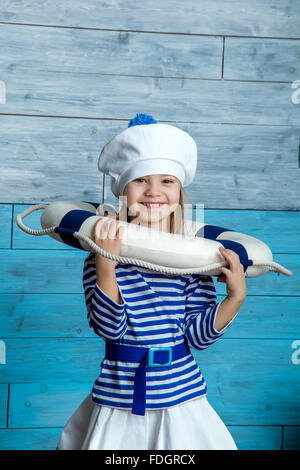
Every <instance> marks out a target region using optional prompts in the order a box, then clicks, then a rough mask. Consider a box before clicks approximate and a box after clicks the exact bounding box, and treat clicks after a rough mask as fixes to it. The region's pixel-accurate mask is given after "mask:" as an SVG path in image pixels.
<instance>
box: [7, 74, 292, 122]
mask: <svg viewBox="0 0 300 470" xmlns="http://www.w3.org/2000/svg"><path fill="white" fill-rule="evenodd" d="M32 73H33V72H32V70H31V69H26V70H18V69H16V70H14V69H12V70H3V72H2V74H1V79H2V80H3V81H4V82H5V84H7V85H6V86H7V91H6V103H5V104H2V105H1V112H2V113H5V114H28V115H51V116H57V117H58V116H60V117H63V116H67V117H85V118H87V117H88V118H97V119H99V118H110V119H111V118H113V119H128V118H129V119H130V116H131V115H133V117H134V116H135V114H136V113H137V112H147V113H148V114H151V115H154V116H156V119H157V120H159V121H167V120H169V121H171V122H174V123H175V122H178V121H183V122H192V121H193V122H198V123H200V122H204V123H211V124H212V123H224V124H252V125H253V124H255V125H279V126H280V125H285V126H294V127H297V126H299V107H298V106H297V105H296V104H294V103H293V102H292V101H291V95H292V92H293V91H294V90H292V89H291V85H290V84H289V83H272V82H243V81H227V80H206V79H203V80H202V79H199V80H197V79H185V78H180V79H179V78H159V77H138V76H122V75H118V76H116V75H109V77H108V75H99V74H84V75H82V74H81V73H72V72H52V73H49V72H47V71H46V70H45V71H44V70H36V69H35V70H34V80H32ZM141 103H142V110H141Z"/></svg>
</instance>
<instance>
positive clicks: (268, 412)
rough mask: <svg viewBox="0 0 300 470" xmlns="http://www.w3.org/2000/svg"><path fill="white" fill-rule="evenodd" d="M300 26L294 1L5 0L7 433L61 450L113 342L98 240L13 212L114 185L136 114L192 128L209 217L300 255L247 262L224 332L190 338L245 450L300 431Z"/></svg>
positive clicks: (280, 251) (1, 248) (8, 437)
mask: <svg viewBox="0 0 300 470" xmlns="http://www.w3.org/2000/svg"><path fill="white" fill-rule="evenodd" d="M299 25H300V4H299V2H296V1H290V0H280V2H272V1H265V2H261V1H259V0H253V1H252V2H248V1H246V0H241V1H240V2H237V1H236V0H227V1H226V2H224V0H214V1H213V2H212V1H211V0H201V1H199V2H194V1H192V0H187V1H185V2H182V1H179V0H165V1H164V2H163V3H161V4H160V5H159V7H157V5H155V4H154V3H153V2H149V1H148V0H145V1H144V2H143V4H137V3H136V2H133V1H131V0H128V1H127V2H126V3H122V2H118V1H115V0H112V1H110V2H109V3H107V2H99V1H96V0H88V1H87V2H84V3H82V2H79V1H78V0H72V2H70V1H69V0H66V1H65V2H57V1H55V0H54V1H51V2H50V1H49V0H45V1H44V2H43V8H40V3H39V2H37V1H36V0H26V1H23V2H11V1H9V0H3V1H2V2H1V5H0V44H1V45H2V46H3V47H2V48H1V56H0V70H1V76H0V80H1V83H2V84H4V85H5V89H6V95H5V100H3V97H1V100H0V101H1V102H0V141H1V150H0V163H1V172H0V217H2V224H1V231H0V256H1V265H0V340H1V341H5V345H6V356H7V357H6V364H0V448H1V449H8V450H15V449H28V450H29V449H55V448H56V445H57V443H58V439H59V436H60V433H61V430H62V426H64V424H65V423H66V421H67V419H68V418H69V417H70V415H71V413H72V412H73V411H74V410H75V409H76V407H77V406H78V405H79V403H80V402H81V400H82V399H83V398H85V396H86V394H87V393H89V392H90V390H91V388H92V383H93V381H94V380H95V379H96V377H97V375H98V374H99V371H100V363H101V360H102V359H103V356H104V341H103V340H101V339H100V338H99V337H98V336H96V335H95V334H94V333H92V332H91V330H90V328H89V326H88V323H87V318H86V315H87V312H86V307H85V303H84V292H83V286H82V268H83V261H84V258H85V257H86V256H87V254H88V253H87V252H85V251H79V250H76V249H73V248H71V247H68V246H67V245H64V244H60V243H58V242H56V241H54V240H53V239H51V238H50V237H49V236H45V237H33V236H30V235H27V234H25V233H24V232H22V231H21V230H20V229H19V228H18V227H17V225H16V221H15V217H16V214H17V213H19V212H21V211H23V210H24V209H25V208H27V207H29V205H32V204H38V203H43V202H44V203H50V202H52V201H56V200H64V199H65V200H78V201H92V202H101V200H102V175H101V174H100V173H99V172H98V170H97V160H98V156H99V153H100V150H101V149H102V147H103V146H104V145H105V143H107V142H108V141H109V140H110V139H112V138H113V137H114V136H115V135H117V134H118V133H120V132H122V131H123V130H125V129H126V128H127V125H128V122H129V120H130V119H132V118H133V117H135V115H136V114H137V113H147V114H151V115H152V116H154V117H155V119H156V120H157V121H158V122H164V123H169V124H173V125H176V126H178V127H180V128H181V129H183V130H185V131H187V132H189V133H190V134H191V135H192V137H193V138H194V139H195V141H196V143H197V146H198V167H197V173H196V176H195V179H194V182H193V184H192V185H190V186H189V187H187V188H185V189H186V190H187V192H188V194H189V195H190V197H191V199H192V202H193V204H194V205H195V206H196V205H197V204H200V205H201V204H203V205H204V208H205V209H206V210H205V211H204V216H205V219H204V222H205V223H210V224H212V225H219V226H221V227H227V228H231V229H233V230H236V231H240V232H242V233H246V234H249V235H252V236H254V237H257V238H259V239H260V240H262V241H264V242H265V243H267V244H268V245H269V246H270V248H271V250H272V252H273V259H274V261H277V262H279V263H280V264H282V265H284V266H286V267H287V268H288V269H291V270H292V272H293V276H292V277H291V278H288V277H286V276H283V275H277V274H275V273H270V272H269V273H267V274H265V275H264V276H261V277H259V278H255V279H247V281H246V282H247V298H246V300H245V302H244V303H243V305H242V306H241V308H240V310H239V313H238V315H237V317H236V319H235V320H234V321H233V323H232V325H231V327H230V328H229V330H228V331H227V332H226V334H225V335H224V336H223V337H222V341H218V342H217V343H216V344H214V345H213V346H212V347H211V348H208V349H207V350H205V351H202V352H199V351H198V352H197V351H195V350H193V354H194V356H195V358H196V360H197V362H198V364H199V367H200V369H201V370H202V372H203V374H204V377H205V379H206V381H207V384H208V399H209V402H210V403H211V405H212V406H213V407H214V408H215V410H216V411H217V412H218V413H219V415H220V417H221V418H222V419H223V421H224V422H225V424H226V425H227V426H228V428H229V431H230V432H231V433H232V435H233V437H234V439H235V441H236V443H237V446H238V448H239V449H245V450H250V449H266V450H267V449H269V450H271V449H299V448H300V439H299V429H300V426H299V423H300V415H299V409H300V408H299V396H300V393H299V392H300V388H299V387H300V382H299V368H300V365H299V364H298V359H299V351H298V350H297V347H298V346H297V345H298V344H299V343H298V342H299V338H300V330H299V321H298V318H299V313H300V311H299V292H300V280H299V272H300V249H299V248H300V231H299V214H300V192H299V189H298V188H299V174H300V173H299V171H300V170H299V166H300V164H299V138H300V125H299V122H300V121H299V109H300V104H297V103H296V102H295V101H294V102H293V100H292V97H293V96H294V93H295V88H292V85H293V83H292V82H293V81H294V80H297V79H298V78H299V77H297V74H299V57H300V52H299V51H300V49H299V44H300V41H299V39H300V36H299V31H300V29H299ZM4 101H5V102H4ZM105 183H106V185H105V202H107V203H112V204H115V205H117V203H118V201H117V200H116V199H115V198H114V196H113V195H112V194H111V191H110V181H109V178H106V179H105ZM40 215H41V212H40V211H39V212H38V213H35V214H31V216H29V217H28V218H27V219H25V223H26V224H28V225H29V226H31V227H33V228H40V223H39V217H40ZM201 215H202V214H201V210H198V211H197V216H198V217H200V218H201ZM215 285H216V289H217V294H218V301H221V300H222V299H223V298H224V297H225V295H226V287H225V285H219V283H217V282H215ZM7 424H8V427H6V426H7Z"/></svg>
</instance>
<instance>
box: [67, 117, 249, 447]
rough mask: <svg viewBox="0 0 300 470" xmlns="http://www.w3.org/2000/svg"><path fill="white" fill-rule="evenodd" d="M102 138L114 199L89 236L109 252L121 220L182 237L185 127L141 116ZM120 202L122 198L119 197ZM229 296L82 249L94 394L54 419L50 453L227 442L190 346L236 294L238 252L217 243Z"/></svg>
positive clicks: (233, 310) (240, 286) (187, 174)
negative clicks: (99, 350)
mask: <svg viewBox="0 0 300 470" xmlns="http://www.w3.org/2000/svg"><path fill="white" fill-rule="evenodd" d="M128 127H129V129H127V130H126V131H124V132H122V133H121V134H119V135H118V136H117V137H115V138H114V139H113V140H112V141H110V142H109V143H108V144H107V145H106V146H105V147H104V148H103V150H102V152H101V154H100V157H99V169H101V171H104V172H105V173H107V174H109V175H110V176H111V188H112V191H113V193H114V194H115V195H116V196H117V197H119V198H120V199H123V205H122V207H121V210H120V212H119V213H118V214H117V217H115V218H110V217H109V218H107V219H106V220H101V219H100V220H99V222H97V224H96V225H95V228H94V239H95V242H96V243H97V244H98V245H99V246H100V247H101V248H103V249H104V250H106V251H108V252H110V253H113V254H115V255H119V254H120V252H121V246H122V236H123V227H121V226H119V225H118V221H119V220H121V219H122V220H125V221H127V222H128V223H136V224H139V225H142V226H147V227H149V228H151V230H156V231H157V232H171V233H182V234H186V233H187V232H186V230H187V225H186V223H185V222H186V221H185V219H184V201H186V200H187V197H188V196H187V193H186V192H185V191H184V189H183V185H187V184H190V182H191V181H192V180H193V177H194V175H195V171H196V164H197V152H196V144H195V142H194V140H193V139H192V138H191V136H190V135H189V134H187V133H186V132H184V131H182V130H180V129H178V128H176V127H173V126H168V125H165V124H157V123H156V121H155V120H154V119H153V118H152V116H148V115H144V114H140V115H137V117H136V118H135V119H133V120H131V121H130V123H129V126H128ZM124 201H126V202H125V203H124ZM220 253H221V255H223V256H224V258H225V259H226V260H227V261H228V265H229V269H228V268H224V267H222V268H220V271H221V274H220V276H219V278H218V281H220V282H225V283H226V286H227V294H228V295H227V297H226V298H225V299H224V300H223V301H222V302H221V303H218V304H217V303H216V291H215V287H214V283H213V280H212V278H211V277H209V276H203V275H199V274H192V275H176V276H167V275H165V274H162V273H159V272H156V271H155V272H152V271H150V270H149V269H146V268H142V267H138V266H135V265H131V264H118V263H116V262H115V261H112V260H110V259H108V258H105V257H103V256H101V255H99V254H94V253H90V254H89V255H88V257H87V258H86V259H85V262H84V273H83V286H84V291H85V300H86V306H87V312H88V315H87V317H88V322H89V325H90V327H91V329H92V330H93V331H94V332H95V334H97V335H99V336H100V337H101V338H102V339H104V341H105V357H104V359H103V361H102V364H101V371H100V375H99V377H98V378H97V379H96V381H95V383H94V387H93V389H92V392H91V393H90V394H89V395H88V396H87V397H86V399H85V400H84V401H83V402H82V404H81V405H80V406H79V408H78V409H77V410H76V411H75V413H74V414H73V415H72V416H71V418H70V419H69V421H68V422H67V424H66V426H65V427H64V429H63V431H62V434H61V437H60V440H59V443H58V449H90V450H91V449H98V450H100V449H101V450H103V449H109V450H114V449H118V450H122V449H123V450H125V449H126V450H133V449H134V450H136V449H143V450H180V449H184V450H191V449H194V450H196V449H203V450H208V449H216V450H221V449H237V447H236V444H235V442H234V440H233V438H232V436H231V434H230V433H229V431H228V429H227V427H226V426H225V424H224V423H223V421H222V420H221V418H220V417H219V416H218V414H217V413H216V412H215V410H214V409H213V408H212V406H211V405H210V404H209V402H208V400H207V398H206V390H207V389H206V382H205V380H204V377H203V375H202V373H201V371H200V369H199V367H198V365H197V363H196V361H195V359H194V357H193V355H192V354H191V351H190V348H195V349H197V350H203V349H205V348H207V347H208V346H210V345H212V344H213V343H214V342H215V341H216V340H217V339H219V338H220V337H221V336H222V335H223V334H224V333H225V331H226V330H227V328H228V327H229V325H230V324H231V323H232V321H233V319H234V317H235V316H236V314H237V312H238V309H239V307H240V306H241V305H242V303H243V301H244V299H245V297H246V284H245V277H244V271H243V267H242V265H241V264H240V260H239V257H238V255H237V254H236V253H234V252H233V251H232V250H225V249H224V248H220Z"/></svg>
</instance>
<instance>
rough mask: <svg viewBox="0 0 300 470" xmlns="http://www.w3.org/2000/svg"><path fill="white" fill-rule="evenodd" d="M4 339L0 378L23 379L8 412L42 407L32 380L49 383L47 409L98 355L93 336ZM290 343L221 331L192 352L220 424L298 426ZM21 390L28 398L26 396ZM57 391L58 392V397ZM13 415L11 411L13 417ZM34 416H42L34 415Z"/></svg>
mask: <svg viewBox="0 0 300 470" xmlns="http://www.w3.org/2000/svg"><path fill="white" fill-rule="evenodd" d="M232 328H233V325H232ZM6 343H7V352H8V353H7V365H6V366H5V365H3V366H1V369H2V374H1V379H0V380H1V382H2V383H11V384H12V385H13V384H18V383H24V387H23V388H22V389H20V392H19V394H18V396H17V398H16V395H15V394H14V395H11V397H12V396H14V397H15V398H14V400H13V401H12V400H11V399H10V406H11V410H12V411H13V410H14V408H15V407H18V406H23V405H21V404H20V403H19V401H20V400H21V403H23V404H24V403H25V402H26V401H28V400H29V401H30V403H31V404H32V406H33V408H31V407H28V411H26V410H25V409H24V410H23V412H22V413H25V412H26V413H27V412H28V413H29V415H31V413H32V410H33V412H34V406H35V405H34V403H33V402H34V401H36V400H37V399H38V402H39V403H40V400H42V403H43V406H45V407H48V405H49V404H50V403H48V399H47V396H46V395H45V396H44V395H43V396H44V397H45V398H43V397H41V394H40V392H39V388H38V387H35V386H34V385H32V384H34V383H39V384H46V385H47V384H48V383H49V384H50V385H51V387H50V385H49V390H53V405H51V406H52V407H53V406H54V402H55V400H56V398H55V397H56V393H57V392H55V390H57V387H58V389H59V390H63V389H65V390H67V386H66V385H64V384H65V383H72V382H81V383H83V382H85V383H86V382H89V383H91V384H92V383H93V381H94V380H96V378H97V376H98V373H99V370H100V364H101V361H102V359H103V357H104V345H103V342H101V343H100V341H99V340H97V339H96V340H94V339H90V338H86V339H77V338H72V339H71V338H68V339H61V338H48V339H47V341H46V342H45V340H44V339H38V338H37V339H27V340H22V339H7V340H6ZM291 344H292V341H291V340H290V339H272V338H270V339H268V337H267V335H266V338H265V339H243V340H237V339H230V338H226V339H225V335H224V337H223V339H222V341H218V342H216V343H215V344H214V345H213V346H211V347H210V348H207V349H206V350H204V351H201V352H200V351H197V350H194V349H193V350H192V354H193V356H194V357H195V360H196V361H197V363H198V365H199V367H200V370H201V371H202V373H203V375H204V377H205V379H206V381H207V387H208V395H207V396H208V399H209V401H210V403H211V405H212V406H213V407H214V408H215V410H216V411H217V412H218V413H219V414H220V416H221V418H222V419H223V421H224V422H225V423H226V424H230V425H298V423H299V419H300V414H299V413H300V410H299V406H298V400H299V392H300V383H299V370H298V369H299V365H296V364H294V363H293V362H292V359H291V356H292V353H293V349H292V347H291ZM52 384H53V385H52ZM12 385H11V388H12ZM33 389H34V390H36V392H35V394H36V395H35V398H34V397H33V395H32V393H33V392H32V390H33ZM16 390H17V388H16ZM28 390H29V391H28ZM47 390H48V389H47ZM90 390H91V389H90ZM15 393H17V391H16V392H15ZM27 393H29V396H30V397H31V398H30V399H29V398H28V400H27V399H26V394H27ZM62 393H63V392H62V391H61V392H58V394H59V396H61V395H60V394H62ZM87 393H89V391H87ZM68 398H70V397H68ZM70 403H72V399H71V398H70ZM39 406H42V405H41V404H40V405H39ZM22 409H23V408H22ZM19 415H20V414H19V412H16V416H19ZM29 415H28V416H27V418H26V420H27V423H29V422H30V421H29ZM54 415H55V414H54ZM15 419H19V418H15ZM20 419H21V418H20ZM35 419H42V417H41V418H40V417H39V415H37V417H36V418H35ZM53 419H55V416H54V418H53ZM26 420H25V421H24V426H25V423H26ZM57 425H59V423H57Z"/></svg>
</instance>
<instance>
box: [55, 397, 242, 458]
mask: <svg viewBox="0 0 300 470" xmlns="http://www.w3.org/2000/svg"><path fill="white" fill-rule="evenodd" d="M57 449H58V450H198V449H199V450H210V449H214V450H237V446H236V444H235V442H234V440H233V438H232V436H231V434H230V432H229V431H228V429H227V427H226V425H225V424H224V423H223V421H222V420H221V418H220V417H219V415H218V414H217V413H216V411H215V410H214V409H213V408H212V406H211V405H210V404H209V402H208V401H207V398H206V396H203V397H200V398H197V399H193V400H190V401H187V402H184V403H181V404H179V405H175V406H171V407H169V408H163V409H159V410H146V412H145V416H142V415H135V414H132V413H131V410H128V409H120V408H111V407H107V406H102V405H97V404H96V403H94V402H93V400H92V395H91V394H89V395H88V396H87V397H86V398H85V400H84V401H83V402H82V403H81V405H80V406H79V407H78V408H77V410H76V411H75V412H74V413H73V415H72V416H71V417H70V419H69V420H68V422H67V424H66V425H65V427H64V428H63V430H62V433H61V436H60V440H59V442H58V445H57Z"/></svg>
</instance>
